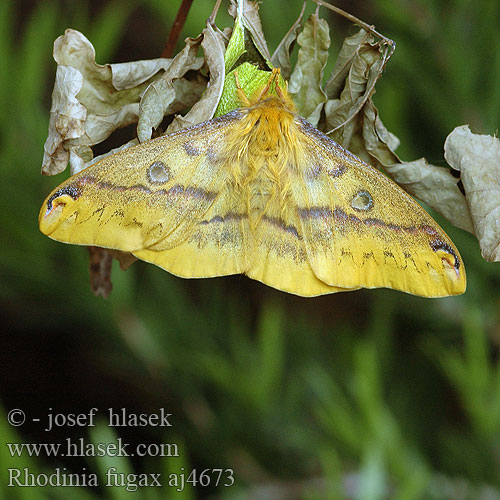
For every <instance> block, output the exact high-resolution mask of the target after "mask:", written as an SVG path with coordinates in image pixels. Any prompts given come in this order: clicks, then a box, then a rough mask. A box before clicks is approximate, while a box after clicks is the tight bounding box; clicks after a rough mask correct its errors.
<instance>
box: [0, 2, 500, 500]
mask: <svg viewBox="0 0 500 500" xmlns="http://www.w3.org/2000/svg"><path fill="white" fill-rule="evenodd" d="M179 4H180V1H179V0H175V1H173V0H172V1H165V0H140V1H136V2H134V3H132V2H129V1H127V0H111V1H108V2H105V3H104V4H103V5H102V6H101V3H100V2H97V1H96V2H93V1H90V0H89V1H88V2H83V1H78V2H63V1H62V0H61V1H60V2H58V1H56V0H52V1H41V0H40V1H38V2H25V1H23V2H14V1H13V0H3V1H2V2H0V61H2V71H1V72H0V116H1V118H2V119H1V120H0V165H1V168H2V179H3V181H2V183H1V184H0V203H1V208H2V209H1V210H0V227H1V235H2V237H1V245H0V305H1V307H0V315H1V320H2V328H1V334H0V342H1V343H0V367H1V368H0V370H1V380H0V390H1V393H0V397H1V398H2V402H3V406H4V408H5V410H7V411H8V410H9V409H11V408H22V409H24V410H25V411H26V413H27V415H28V422H27V423H26V424H25V425H24V426H23V427H21V428H18V429H14V428H12V427H9V426H8V424H7V423H6V420H5V418H3V417H2V418H1V419H0V436H1V444H0V468H1V470H2V472H1V473H2V476H1V477H2V481H1V484H0V495H1V496H2V498H6V499H9V500H10V499H13V500H18V499H19V500H21V499H22V500H24V499H39V498H40V499H41V498H44V499H63V498H68V496H71V497H74V498H81V499H90V498H98V497H102V498H109V499H121V498H124V499H125V498H127V499H128V498H145V499H160V498H161V499H170V498H186V499H194V498H207V497H209V496H211V498H223V499H267V498H269V499H280V498H283V499H316V498H318V499H327V498H328V499H347V498H356V499H360V500H372V499H373V500H377V499H382V498H395V499H408V500H410V499H423V498H426V499H455V498H456V499H483V498H484V499H486V498H487V499H499V498H500V452H499V450H500V363H499V360H498V348H499V345H500V314H499V312H500V311H499V305H500V302H499V297H500V296H499V293H498V289H499V285H500V267H499V266H498V264H487V263H485V262H484V261H482V259H481V257H480V255H479V250H478V246H477V243H476V242H475V240H474V238H473V237H472V236H471V235H468V234H465V233H463V232H461V231H459V230H456V229H455V228H453V227H450V226H449V225H447V224H446V222H444V221H442V220H441V219H439V218H438V220H439V222H440V223H442V225H443V226H444V227H445V229H446V230H447V232H448V233H449V234H450V236H451V237H452V239H453V240H454V241H455V243H456V244H457V246H458V247H459V249H460V250H461V253H462V256H463V257H464V260H465V263H466V266H467V271H468V278H469V286H468V291H467V293H466V294H465V295H464V296H461V297H455V298H446V299H438V300H426V299H422V298H418V297H413V296H409V295H405V294H401V293H397V292H393V291H390V290H374V291H358V292H353V293H347V294H337V295H332V296H329V297H321V298H316V299H301V298H298V297H292V296H288V295H285V294H283V293H280V292H277V291H275V290H272V289H269V288H267V287H265V286H264V285H261V284H260V283H256V282H251V281H250V280H248V279H246V278H244V277H230V278H224V279H211V280H199V281H198V280H181V279H178V278H176V277H173V276H171V275H169V274H167V273H165V272H163V271H161V270H160V269H158V268H155V267H153V266H151V265H147V264H144V263H137V264H135V265H134V266H133V267H132V268H131V269H130V270H128V271H127V272H124V273H123V272H121V271H120V270H119V269H118V268H116V269H114V272H113V282H114V290H113V292H112V294H111V297H110V299H108V300H103V299H100V298H95V297H93V296H92V294H91V292H90V290H89V287H88V271H87V265H88V259H87V253H86V252H85V250H84V249H82V248H78V247H72V246H66V245H62V244H59V243H56V242H54V241H51V240H49V239H48V238H46V237H44V236H42V235H41V234H40V233H39V231H38V225H37V215H38V210H39V206H40V204H41V202H42V200H43V199H44V197H45V196H46V194H47V193H48V192H49V191H50V189H52V188H53V187H54V186H55V185H56V184H57V183H59V182H60V181H61V180H62V177H63V176H64V175H65V174H62V175H61V176H59V177H58V178H42V177H41V176H40V175H39V168H40V165H41V157H42V147H43V143H44V141H45V137H46V133H47V125H48V120H49V107H50V92H51V86H52V83H53V79H54V71H55V63H54V62H53V61H52V59H51V55H52V43H53V41H54V40H55V38H56V37H57V36H59V35H60V34H62V33H63V31H64V29H65V28H67V27H72V28H75V29H78V30H79V31H81V32H83V33H84V34H85V35H86V36H87V37H88V38H89V39H90V40H91V41H92V43H93V44H94V46H95V48H96V52H97V61H98V62H100V63H104V62H116V61H128V60H134V59H140V58H154V57H158V56H159V54H160V53H161V51H162V48H163V45H164V43H165V40H166V38H167V35H168V32H169V30H170V27H171V25H172V21H173V19H174V16H175V13H176V11H177V8H178V5H179ZM343 4H344V5H342V3H339V4H337V5H339V6H341V7H344V8H346V9H347V10H349V11H350V12H351V13H352V14H355V15H357V16H358V17H360V18H362V19H363V20H365V21H367V22H369V23H372V24H375V25H376V27H377V29H378V30H379V31H380V32H382V33H384V34H385V35H387V36H388V37H390V38H392V39H394V40H395V41H396V44H397V48H396V52H395V54H394V56H393V58H392V59H391V60H390V62H389V64H388V67H387V69H386V72H385V74H384V76H383V78H382V79H381V81H380V82H379V83H378V85H377V94H376V96H375V98H374V100H375V104H376V105H377V107H378V109H379V111H380V115H381V117H382V119H383V121H384V124H385V125H386V126H387V127H388V128H389V130H391V131H392V132H393V133H395V134H396V135H397V136H398V137H399V138H400V139H401V141H402V145H401V148H400V153H401V156H402V157H403V158H404V159H406V160H410V159H414V158H417V157H420V156H427V158H428V159H429V161H431V162H432V163H434V164H444V160H443V159H442V146H443V143H444V139H445V137H446V135H447V134H448V133H449V132H450V131H451V130H452V129H453V128H454V127H455V126H457V125H460V124H463V123H470V124H471V126H472V130H473V131H475V132H479V133H489V134H493V133H495V131H496V129H497V127H498V119H499V116H500V36H499V34H500V33H499V26H500V24H499V21H500V6H499V4H498V2H496V1H493V0H476V1H475V2H470V1H467V0H461V1H459V2H452V3H450V2H447V1H445V0H426V1H424V0H416V1H414V2H406V1H404V0H396V1H391V0H373V1H371V2H354V3H351V2H343ZM301 5H302V2H301V1H299V0H296V1H286V2H285V1H277V0H264V2H263V5H262V8H261V15H262V20H263V25H264V31H265V33H266V34H267V37H268V44H269V46H270V48H271V50H273V48H274V47H276V45H277V43H278V42H279V39H280V38H281V36H282V35H283V34H284V33H285V32H286V31H287V30H288V28H289V26H290V25H291V24H292V23H293V21H294V20H295V19H296V17H297V15H298V13H299V10H300V7H301ZM313 8H314V7H313V6H312V5H308V9H309V11H312V10H313ZM211 9H212V1H211V0H194V3H193V7H192V9H191V11H190V13H189V17H188V21H187V23H186V25H185V28H184V31H183V34H184V35H185V36H188V35H189V36H195V35H196V34H198V33H199V31H200V30H201V29H202V27H203V25H204V20H205V19H206V18H207V17H208V15H209V14H210V12H211ZM322 13H323V15H324V17H325V18H326V19H328V21H329V22H330V23H331V27H332V29H331V38H332V41H333V45H334V47H335V46H336V47H339V46H340V44H341V42H342V40H343V37H344V35H345V34H346V33H352V28H351V29H350V28H349V26H348V24H346V23H344V22H343V21H342V20H339V19H338V18H334V17H331V16H330V14H329V13H328V12H326V10H322ZM217 21H218V24H219V26H225V25H231V21H230V19H229V17H228V16H227V14H226V13H225V12H223V11H221V13H220V14H219V16H218V18H217ZM334 54H335V52H334V50H333V49H332V58H331V62H330V63H329V68H331V67H332V65H333V62H334V57H335V56H334ZM327 74H328V68H327ZM129 132H130V134H133V131H129ZM122 142H123V141H122ZM92 407H98V408H100V409H102V413H105V411H106V408H108V407H113V408H121V407H125V408H127V409H128V410H129V411H136V412H153V411H157V410H158V408H162V407H163V408H166V409H167V410H168V411H169V412H171V413H173V415H174V420H173V423H174V426H173V428H169V429H166V430H165V429H164V430H163V431H161V430H159V429H158V428H157V429H155V428H147V429H135V430H134V429H133V428H128V429H120V432H119V435H121V436H123V437H124V439H125V440H128V441H130V442H149V441H155V442H167V443H177V444H178V445H179V446H180V448H181V456H180V457H179V458H163V459H160V458H150V459H143V460H136V459H131V460H127V459H120V460H118V459H111V458H109V457H108V458H107V459H98V458H93V457H91V458H87V459H78V460H73V461H71V460H70V459H64V458H63V457H59V458H48V457H41V458H38V459H37V458H27V457H24V458H17V459H14V458H12V457H11V456H10V455H9V453H8V449H7V447H6V446H5V443H6V442H16V441H17V442H50V441H61V440H64V439H65V438H66V437H69V436H71V437H74V438H75V439H76V438H78V437H85V439H88V440H93V441H94V442H102V441H107V440H113V439H114V438H115V437H116V436H114V435H113V433H112V431H111V428H108V427H106V426H105V425H104V424H101V425H99V426H98V427H97V428H95V429H92V430H93V431H95V432H91V433H90V434H89V433H88V432H87V431H88V429H85V428H83V429H82V428H70V429H68V428H66V429H60V430H56V431H54V432H51V433H44V432H43V430H42V429H41V427H40V425H39V424H36V423H33V422H32V421H31V419H32V418H34V417H42V418H43V417H44V416H45V415H46V414H47V412H48V411H49V408H52V409H53V410H54V411H55V412H71V413H74V412H87V411H88V410H89V408H92ZM63 466H64V467H67V468H68V470H73V471H81V469H82V467H87V471H94V472H100V471H102V470H105V469H106V468H107V467H110V466H116V467H117V468H119V469H120V470H122V471H127V470H129V471H132V470H135V471H138V472H141V471H142V472H144V471H146V472H162V473H163V474H164V477H166V475H167V474H168V473H171V472H178V471H180V470H181V467H184V468H185V470H190V469H191V468H197V469H198V470H202V469H205V468H221V467H222V468H227V467H232V468H233V469H234V474H235V477H236V484H235V485H234V486H233V487H231V488H218V489H215V488H213V487H211V488H200V487H198V488H192V487H191V486H190V485H188V487H187V488H186V490H185V491H184V492H182V493H177V492H175V491H174V490H173V489H171V488H170V489H169V488H163V489H156V488H145V489H143V490H141V491H138V492H136V493H129V492H126V491H124V490H123V489H119V488H101V489H97V490H90V489H88V490H82V489H71V490H70V489H68V488H43V489H37V488H8V487H7V486H6V482H5V479H6V476H5V474H6V472H5V471H6V469H7V468H8V467H18V468H22V467H30V468H31V469H32V471H39V472H50V471H53V469H54V468H55V467H63Z"/></svg>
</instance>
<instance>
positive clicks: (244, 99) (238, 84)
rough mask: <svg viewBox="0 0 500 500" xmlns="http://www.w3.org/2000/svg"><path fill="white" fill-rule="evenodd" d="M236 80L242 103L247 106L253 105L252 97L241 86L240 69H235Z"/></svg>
mask: <svg viewBox="0 0 500 500" xmlns="http://www.w3.org/2000/svg"><path fill="white" fill-rule="evenodd" d="M234 81H235V83H236V94H237V95H238V99H239V100H240V102H241V104H243V105H245V106H251V104H252V103H251V102H250V99H248V97H247V96H246V94H245V91H244V90H243V87H242V86H241V83H240V79H239V77H238V71H236V70H235V72H234Z"/></svg>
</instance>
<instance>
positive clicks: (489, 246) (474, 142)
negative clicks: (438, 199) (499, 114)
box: [444, 125, 500, 262]
mask: <svg viewBox="0 0 500 500" xmlns="http://www.w3.org/2000/svg"><path fill="white" fill-rule="evenodd" d="M444 151H445V152H444V156H445V158H446V161H447V162H448V163H449V164H450V165H451V166H452V167H453V168H454V169H455V170H458V171H460V178H461V180H462V183H463V187H464V190H465V194H466V198H465V199H466V200H467V205H468V207H469V210H470V214H471V216H472V222H473V224H474V232H475V234H476V237H477V239H478V240H479V246H480V247H481V255H482V256H483V258H484V259H485V260H487V261H489V262H498V261H500V223H499V220H500V140H499V139H498V137H492V136H490V135H479V134H473V133H472V132H471V131H470V129H469V127H468V126H467V125H462V126H460V127H457V128H455V130H453V132H452V133H451V134H450V135H449V136H448V137H447V139H446V142H445V144H444Z"/></svg>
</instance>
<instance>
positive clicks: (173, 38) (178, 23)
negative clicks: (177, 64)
mask: <svg viewBox="0 0 500 500" xmlns="http://www.w3.org/2000/svg"><path fill="white" fill-rule="evenodd" d="M192 3H193V0H182V3H181V6H180V7H179V10H178V11H177V15H176V16H175V21H174V24H173V25H172V29H171V30H170V34H169V35H168V40H167V43H166V45H165V48H164V49H163V52H162V54H161V57H166V58H170V57H172V55H173V54H174V50H175V46H176V45H177V40H178V39H179V35H180V34H181V31H182V28H183V27H184V23H185V22H186V18H187V15H188V12H189V9H190V8H191V4H192Z"/></svg>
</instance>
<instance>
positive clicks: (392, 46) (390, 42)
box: [313, 0, 396, 59]
mask: <svg viewBox="0 0 500 500" xmlns="http://www.w3.org/2000/svg"><path fill="white" fill-rule="evenodd" d="M313 2H314V3H316V4H318V5H322V6H323V7H326V8H327V9H330V10H332V11H333V12H335V13H337V14H340V15H341V16H343V17H345V18H346V19H349V21H351V22H353V23H354V24H357V25H358V26H361V28H363V29H364V30H366V31H368V32H369V33H373V34H374V35H376V36H378V37H379V38H380V39H381V40H383V41H384V42H385V43H386V44H387V45H389V46H390V53H389V54H387V55H386V58H387V59H389V57H391V55H392V53H393V52H394V49H395V48H396V44H395V43H394V41H393V40H391V39H390V38H387V37H386V36H384V35H382V33H379V32H378V31H377V30H376V29H375V26H371V25H369V24H367V23H365V22H364V21H362V20H361V19H358V18H357V17H356V16H353V15H352V14H349V13H348V12H346V11H345V10H342V9H339V8H338V7H335V6H334V5H331V4H329V3H327V2H324V1H323V0H313Z"/></svg>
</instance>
